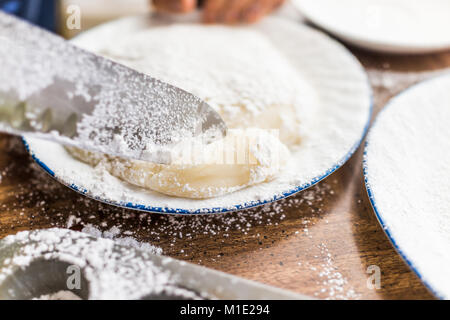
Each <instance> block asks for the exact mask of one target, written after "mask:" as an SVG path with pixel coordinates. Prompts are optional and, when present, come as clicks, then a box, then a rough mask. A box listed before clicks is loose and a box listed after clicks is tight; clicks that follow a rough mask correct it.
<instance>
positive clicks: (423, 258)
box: [364, 74, 450, 299]
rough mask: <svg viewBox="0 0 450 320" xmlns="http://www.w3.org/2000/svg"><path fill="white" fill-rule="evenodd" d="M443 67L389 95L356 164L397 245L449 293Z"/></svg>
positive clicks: (449, 171) (448, 153)
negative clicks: (438, 73) (438, 72)
mask: <svg viewBox="0 0 450 320" xmlns="http://www.w3.org/2000/svg"><path fill="white" fill-rule="evenodd" d="M449 88H450V75H449V74H447V75H441V76H439V77H436V78H433V79H431V80H430V79H429V80H426V81H423V82H421V83H420V84H418V85H415V86H413V87H411V88H409V89H407V90H406V91H404V92H403V93H401V94H399V95H398V96H396V97H395V98H393V99H392V100H391V101H390V103H389V104H388V105H387V106H386V107H385V109H384V110H383V111H382V112H381V113H380V115H379V116H378V118H377V120H376V121H375V124H374V126H373V128H372V129H371V131H370V134H369V136H368V140H367V141H368V142H367V147H366V155H365V164H364V169H365V170H364V171H365V176H366V186H367V188H368V191H369V195H370V198H371V201H372V204H373V206H374V208H375V211H376V213H377V215H378V217H379V218H380V221H381V223H382V225H383V227H384V229H385V230H386V231H387V233H388V236H389V237H390V238H391V240H392V241H393V243H394V245H395V246H396V247H397V249H398V250H399V252H400V253H401V254H402V255H403V257H405V258H406V259H407V260H408V262H409V264H410V265H411V267H412V268H413V270H415V271H416V272H417V273H418V274H419V276H420V278H421V279H422V280H423V281H424V282H425V283H426V284H427V285H428V286H429V287H431V289H432V290H433V291H434V292H435V293H436V294H437V295H438V296H439V297H442V298H446V299H449V298H450V271H449V269H448V265H449V264H450V254H449V252H450V250H449V249H450V197H449V195H450V183H449V181H450V161H449V159H450V142H449V141H450V140H449V137H450V126H449V123H450V90H449Z"/></svg>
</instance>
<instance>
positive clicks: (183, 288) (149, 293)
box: [0, 228, 312, 300]
mask: <svg viewBox="0 0 450 320" xmlns="http://www.w3.org/2000/svg"><path fill="white" fill-rule="evenodd" d="M76 270H79V271H80V275H81V279H78V280H79V282H78V286H74V285H73V284H74V283H73V282H70V281H69V282H68V280H71V278H73V276H74V275H76ZM72 280H74V279H72ZM75 280H76V279H75ZM68 283H69V284H72V286H68ZM60 290H72V292H74V293H75V294H77V295H78V296H79V297H81V298H83V299H93V300H99V299H199V298H200V299H239V300H240V299H287V300H303V299H312V298H311V297H308V296H304V295H301V294H297V293H294V292H289V291H286V290H282V289H278V288H274V287H271V286H267V285H264V284H261V283H257V282H254V281H249V280H246V279H242V278H239V277H236V276H233V275H229V274H226V273H223V272H219V271H215V270H212V269H208V268H205V267H201V266H198V265H193V264H190V263H186V262H184V261H179V260H176V259H172V258H169V257H164V256H160V255H155V254H152V253H149V252H146V251H142V250H138V249H135V248H132V247H125V246H121V245H118V244H115V243H114V242H113V241H112V240H109V239H102V238H94V237H92V236H89V235H87V234H85V233H81V232H75V231H71V230H67V229H56V228H55V229H45V230H34V231H23V232H20V233H18V234H17V235H14V236H8V237H6V238H4V239H2V240H0V300H3V299H31V298H34V297H39V296H41V295H47V294H51V293H55V292H58V291H60Z"/></svg>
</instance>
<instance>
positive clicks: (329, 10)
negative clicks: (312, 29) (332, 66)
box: [293, 0, 450, 54]
mask: <svg viewBox="0 0 450 320" xmlns="http://www.w3.org/2000/svg"><path fill="white" fill-rule="evenodd" d="M293 4H294V5H295V6H296V7H297V8H298V9H299V10H300V11H301V13H302V14H303V15H304V16H305V17H306V19H308V20H309V21H311V22H312V23H314V24H315V25H317V26H319V27H320V28H323V29H324V30H327V31H328V32H330V33H331V34H333V35H335V36H336V37H338V38H340V39H342V40H343V41H345V42H348V43H350V44H353V45H356V46H358V47H362V48H366V49H369V50H375V51H380V52H387V53H415V54H417V53H427V52H433V51H441V50H448V49H450V36H449V33H448V30H449V29H450V19H449V12H450V1H448V0H433V1H424V0H340V1H335V0H294V1H293Z"/></svg>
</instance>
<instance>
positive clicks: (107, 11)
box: [0, 0, 151, 38]
mask: <svg viewBox="0 0 450 320" xmlns="http://www.w3.org/2000/svg"><path fill="white" fill-rule="evenodd" d="M0 8H1V9H2V10H4V11H6V12H8V13H11V14H15V15H17V16H20V17H22V18H24V19H26V20H28V21H31V22H33V23H35V24H37V25H40V26H42V27H44V28H46V29H47V30H51V31H54V32H57V33H59V34H61V35H63V36H64V37H65V38H71V37H73V36H75V35H76V34H78V33H79V32H81V30H86V29H89V28H91V27H93V26H96V25H98V24H101V23H102V22H105V21H108V20H113V19H115V18H119V17H122V16H127V15H132V14H139V13H141V14H142V13H145V12H149V11H150V10H151V6H150V3H149V1H148V0H95V1H92V0H0ZM77 8H79V9H80V11H81V12H82V13H83V14H81V15H79V17H80V19H81V21H80V22H81V26H80V27H81V28H76V26H75V25H73V28H72V27H71V26H70V25H69V26H68V25H67V24H66V23H65V22H66V21H65V19H66V18H67V17H69V16H70V15H71V14H76V13H77V12H76V10H78V9H77Z"/></svg>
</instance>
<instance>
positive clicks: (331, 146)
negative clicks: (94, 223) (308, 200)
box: [25, 16, 372, 214]
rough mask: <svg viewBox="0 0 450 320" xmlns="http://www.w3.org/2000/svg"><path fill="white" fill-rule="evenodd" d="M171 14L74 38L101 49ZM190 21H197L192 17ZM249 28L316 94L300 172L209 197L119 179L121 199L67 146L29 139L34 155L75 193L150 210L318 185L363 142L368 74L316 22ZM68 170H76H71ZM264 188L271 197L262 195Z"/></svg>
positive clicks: (220, 206) (218, 206)
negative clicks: (99, 190)
mask: <svg viewBox="0 0 450 320" xmlns="http://www.w3.org/2000/svg"><path fill="white" fill-rule="evenodd" d="M171 19H173V18H170V19H169V18H167V17H166V18H161V17H159V18H158V17H155V16H152V17H147V16H146V17H144V16H140V17H130V18H125V19H122V20H118V21H114V22H111V23H108V24H105V25H102V26H100V27H97V28H95V29H93V30H90V31H88V32H86V33H84V34H82V35H81V36H79V37H77V38H76V39H75V40H74V42H75V43H76V44H77V45H80V46H81V47H84V48H89V49H90V50H93V51H96V50H99V48H101V47H102V41H107V40H105V39H110V38H111V35H114V38H120V37H126V36H127V35H129V34H130V33H133V32H137V31H139V30H143V29H144V28H151V27H154V26H157V25H165V24H168V23H173V22H174V21H172V20H171ZM177 21H179V19H177ZM184 22H186V23H196V22H192V21H190V20H189V19H187V18H185V19H184ZM249 28H253V29H255V30H257V31H258V32H262V33H263V34H264V35H266V36H267V37H268V38H269V39H270V40H271V41H273V43H274V44H275V45H276V46H277V47H278V48H279V49H280V50H281V52H282V53H284V54H285V55H286V57H287V58H288V59H289V61H290V63H291V64H292V66H293V68H295V69H296V70H297V71H298V72H299V75H300V76H302V77H303V78H304V79H307V81H308V83H309V84H310V86H311V88H313V91H314V94H315V95H316V96H317V105H316V106H315V108H317V110H316V112H315V114H316V116H315V117H314V119H313V120H312V121H311V123H310V124H309V127H310V128H311V129H310V130H309V131H310V132H311V136H310V137H309V138H308V143H304V144H302V147H301V148H300V150H299V152H297V153H295V154H294V156H293V159H292V161H298V162H299V163H302V164H303V163H304V164H305V165H304V166H303V167H302V169H303V170H302V172H300V173H292V172H284V173H283V174H281V175H280V178H278V179H276V181H272V182H267V183H262V184H259V185H256V186H253V187H249V188H246V189H243V190H240V191H237V192H235V193H233V194H229V195H225V196H222V197H218V198H213V199H204V200H188V199H181V198H176V197H170V196H166V195H163V194H158V193H156V192H153V191H149V190H144V189H141V188H137V187H134V186H132V185H130V184H128V183H125V182H121V181H120V182H117V181H116V182H117V183H118V184H119V183H120V188H121V190H119V193H121V194H123V195H124V196H123V197H122V198H120V199H118V198H117V197H115V196H111V195H108V186H104V193H103V194H101V195H99V194H96V192H95V191H94V190H93V189H94V188H92V186H89V185H86V180H88V179H87V177H89V176H90V175H93V174H94V169H93V168H92V167H90V166H88V165H86V164H84V163H81V162H80V161H77V160H75V159H74V158H72V157H71V156H70V155H68V153H67V152H66V151H65V149H64V148H63V147H62V146H60V145H57V144H54V143H50V142H47V141H42V140H37V139H30V138H25V143H26V145H27V147H28V149H29V151H30V153H31V154H32V156H33V157H34V159H35V160H36V161H37V162H38V163H39V164H40V165H41V166H42V167H43V168H44V169H45V170H46V171H47V172H49V173H50V174H51V175H52V176H53V177H55V178H56V179H57V180H59V181H60V182H61V183H63V184H65V185H67V186H69V187H71V188H72V189H74V190H76V191H79V192H81V193H83V194H85V195H87V196H90V197H93V198H95V199H97V200H100V201H104V202H107V203H110V204H114V205H118V206H123V207H127V208H132V209H138V210H144V211H150V212H161V213H178V214H193V213H214V212H226V211H232V210H238V209H245V208H250V207H254V206H258V205H261V204H264V203H267V202H271V201H274V200H278V199H281V198H284V197H287V196H289V195H291V194H294V193H296V192H298V191H301V190H303V189H306V188H308V187H310V186H312V185H313V184H315V183H317V182H318V181H320V180H322V179H324V178H325V177H327V176H328V175H330V174H331V173H332V172H334V171H335V170H336V169H338V168H339V167H340V166H342V164H343V163H344V162H345V161H347V159H348V158H349V157H350V156H351V155H352V154H353V152H354V151H355V150H356V148H357V147H358V146H359V145H360V142H361V140H362V138H363V136H364V135H365V132H366V130H367V128H368V124H369V121H370V116H371V109H372V99H371V89H370V85H369V83H368V80H367V76H366V74H365V72H364V70H363V68H362V67H361V65H360V64H359V62H358V61H357V60H356V58H355V57H353V56H352V55H351V54H350V53H349V52H348V51H347V50H346V49H345V48H344V47H343V46H342V45H340V44H339V43H338V42H336V41H334V40H332V39H330V38H329V37H328V36H326V35H324V34H323V33H321V32H318V31H316V30H314V29H312V28H309V27H306V26H303V25H299V24H296V23H294V22H290V21H287V20H285V19H281V18H268V19H266V20H264V21H263V22H262V23H260V24H257V25H255V26H251V27H249ZM280 35H283V36H280ZM319 133H320V134H319ZM61 159H63V161H61ZM68 171H70V172H71V174H67V172H68ZM63 173H65V174H63ZM112 178H114V177H112ZM114 179H115V178H114ZM261 193H263V194H265V195H266V196H264V197H261V196H260V195H261ZM115 194H117V192H116V193H115ZM149 198H151V200H149ZM230 199H231V200H230Z"/></svg>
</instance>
